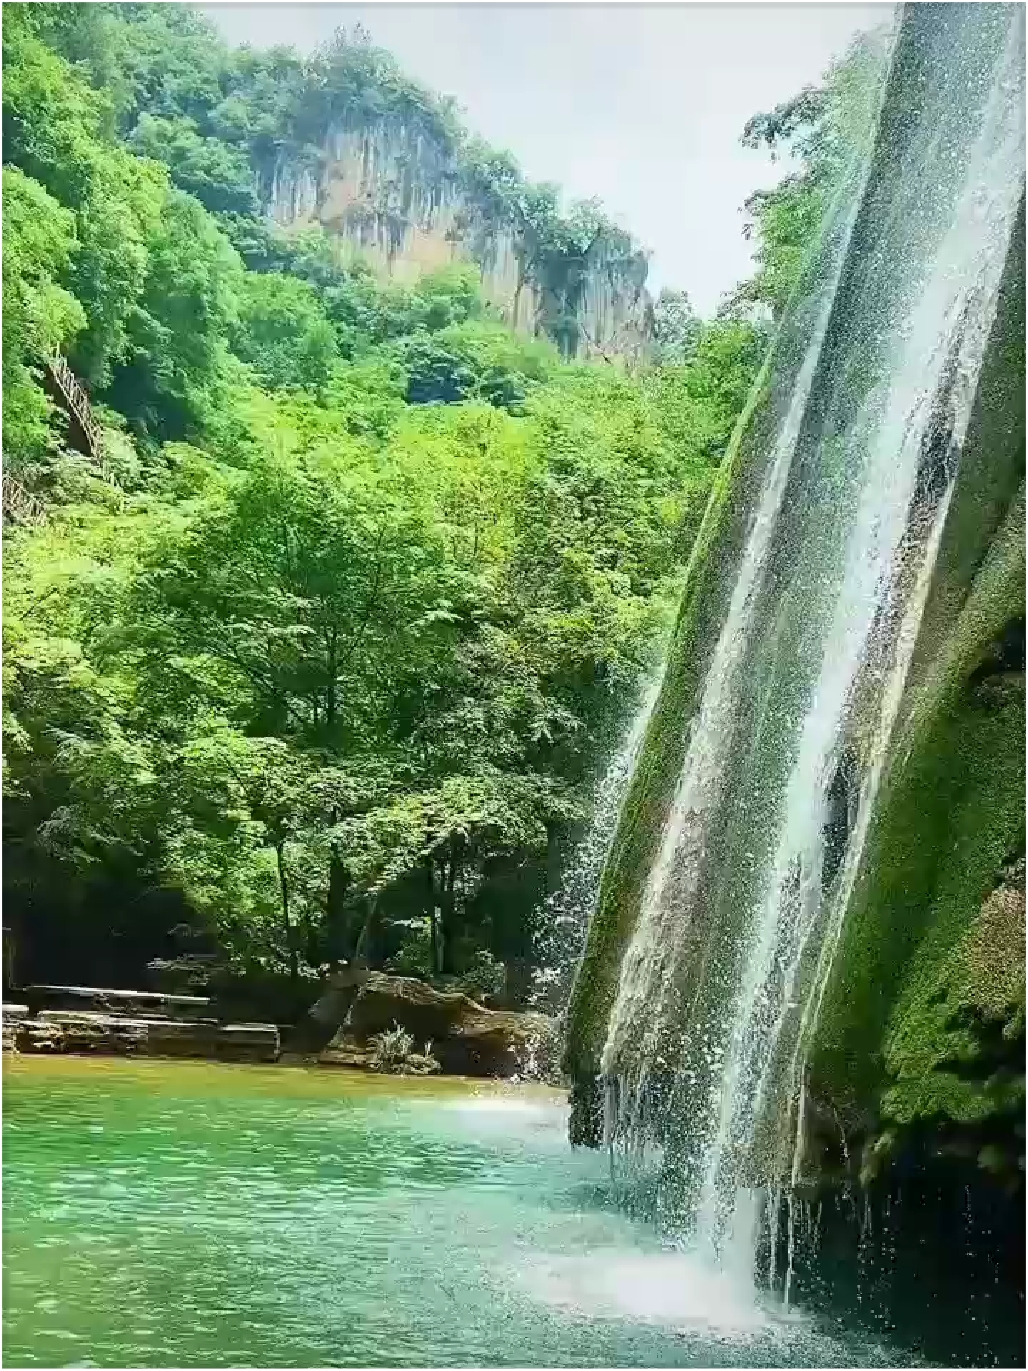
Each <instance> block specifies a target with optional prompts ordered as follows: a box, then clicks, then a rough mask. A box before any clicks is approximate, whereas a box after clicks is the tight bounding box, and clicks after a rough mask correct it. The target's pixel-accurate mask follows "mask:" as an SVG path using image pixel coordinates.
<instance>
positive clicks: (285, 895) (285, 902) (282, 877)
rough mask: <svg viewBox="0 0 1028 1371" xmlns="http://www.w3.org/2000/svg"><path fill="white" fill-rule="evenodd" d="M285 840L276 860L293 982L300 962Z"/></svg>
mask: <svg viewBox="0 0 1028 1371" xmlns="http://www.w3.org/2000/svg"><path fill="white" fill-rule="evenodd" d="M285 845H286V844H285V839H284V838H283V839H282V840H281V841H280V842H277V843H276V844H275V859H276V861H277V862H278V881H279V888H280V889H281V892H282V924H283V927H284V928H285V931H286V946H287V947H288V949H289V976H290V979H291V980H294V981H296V980H299V978H300V962H299V958H298V956H297V952H296V940H295V939H294V937H293V925H292V924H291V923H290V921H289V881H288V879H287V878H286V864H285V858H284V855H283V854H284V849H285Z"/></svg>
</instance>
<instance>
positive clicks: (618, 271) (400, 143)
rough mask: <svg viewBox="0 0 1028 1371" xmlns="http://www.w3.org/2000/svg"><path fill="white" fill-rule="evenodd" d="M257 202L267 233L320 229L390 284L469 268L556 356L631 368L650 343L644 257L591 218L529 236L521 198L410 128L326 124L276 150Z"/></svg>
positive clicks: (384, 120) (370, 122) (385, 120)
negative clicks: (304, 142) (320, 133)
mask: <svg viewBox="0 0 1028 1371" xmlns="http://www.w3.org/2000/svg"><path fill="white" fill-rule="evenodd" d="M258 193H259V196H260V199H261V203H262V205H263V207H264V210H265V213H266V214H267V215H268V216H270V217H271V218H272V219H273V220H274V221H275V222H276V223H277V224H278V225H280V226H282V227H292V226H299V225H306V224H315V223H319V224H321V225H322V226H323V227H324V228H326V229H328V230H329V231H331V232H332V233H334V234H336V235H338V237H339V238H340V239H341V240H342V241H343V243H344V244H345V245H346V247H347V249H348V250H349V251H351V252H352V253H353V254H355V255H357V254H359V255H361V256H363V257H364V258H365V259H366V260H367V261H369V262H370V263H371V264H372V266H373V267H374V268H375V269H376V270H377V271H378V272H379V273H380V274H381V275H382V276H383V277H386V278H389V279H391V280H395V281H397V282H400V283H412V282H414V281H415V280H417V278H418V277H419V276H420V275H421V274H422V273H424V272H429V271H433V270H437V269H439V268H440V267H444V266H447V265H449V264H450V263H453V262H462V261H463V262H470V263H474V264H476V265H477V266H478V267H479V268H480V270H481V272H482V282H483V289H484V294H485V297H486V299H487V300H488V301H489V303H490V304H491V305H492V306H493V307H494V308H495V309H497V310H498V311H499V312H500V314H501V316H502V317H503V318H504V319H505V320H507V321H508V322H509V323H510V325H511V327H512V328H513V329H515V330H517V331H518V332H519V333H523V334H527V335H540V336H541V335H545V336H547V337H549V338H551V339H552V340H553V341H554V342H555V343H557V345H558V346H559V347H560V348H561V350H562V352H563V353H564V354H565V356H569V357H605V358H607V359H608V360H612V361H613V360H614V359H615V358H627V359H634V358H638V357H640V356H641V355H643V354H644V353H645V351H646V349H647V347H648V345H649V342H650V339H651V336H652V303H651V300H650V296H649V294H648V292H647V290H646V275H647V260H646V255H645V253H644V252H642V251H641V250H640V249H639V248H638V247H637V246H636V245H635V244H634V243H633V241H632V239H631V238H630V237H629V235H628V234H626V233H624V232H622V231H621V230H619V229H617V228H615V227H614V226H613V225H611V224H610V223H609V222H607V221H604V220H602V219H600V218H599V217H597V218H596V220H595V221H594V222H593V223H591V224H586V225H584V226H582V229H581V230H580V231H579V233H577V234H576V233H574V232H570V233H569V232H568V231H567V225H566V224H564V225H561V227H562V228H563V229H564V232H563V233H561V234H557V235H555V234H552V233H551V234H546V233H544V232H540V228H539V225H538V222H537V221H535V220H533V216H532V213H531V210H530V209H529V208H528V207H527V206H526V203H525V196H524V195H508V196H506V197H504V196H501V195H497V194H496V193H495V192H494V190H493V188H492V187H490V186H488V185H486V184H484V183H483V180H482V177H481V175H480V174H477V173H476V169H475V168H473V167H472V166H471V165H470V164H469V162H468V160H467V159H466V158H465V157H463V156H462V149H461V147H460V145H459V144H458V143H457V142H456V141H454V140H452V139H450V138H448V137H447V136H446V135H445V133H444V132H443V131H442V130H439V129H436V128H434V127H432V126H427V127H426V126H425V125H424V124H423V123H422V122H419V121H417V120H407V119H405V118H403V117H402V116H398V115H386V116H383V117H380V118H374V117H371V118H369V117H366V116H365V117H358V118H354V117H350V118H348V119H346V118H343V119H337V120H334V121H333V122H332V123H331V124H330V125H329V126H328V129H327V132H326V133H325V135H324V137H323V138H322V139H321V141H320V145H319V146H316V147H309V146H308V147H305V148H304V149H302V150H300V149H298V148H296V147H294V146H287V147H284V148H282V149H281V150H280V151H279V153H278V154H277V156H276V157H275V158H274V159H273V160H272V161H271V162H270V163H268V164H266V165H265V166H264V168H263V169H262V170H261V172H260V174H259V178H258Z"/></svg>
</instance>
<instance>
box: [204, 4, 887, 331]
mask: <svg viewBox="0 0 1028 1371" xmlns="http://www.w3.org/2000/svg"><path fill="white" fill-rule="evenodd" d="M201 8H202V9H203V10H204V12H205V13H206V14H207V15H208V16H209V17H210V18H212V19H213V20H214V21H215V22H216V23H217V25H218V27H219V28H220V29H221V31H222V33H223V34H224V35H225V37H226V38H227V39H228V40H229V41H230V42H233V43H243V42H249V43H252V44H253V45H254V46H256V47H267V46H271V45H272V44H277V43H289V44H292V45H294V46H295V47H298V48H300V49H302V50H305V51H308V50H310V49H311V48H313V47H315V46H316V45H317V44H318V43H320V42H322V41H323V40H324V39H326V38H328V37H329V36H330V35H331V34H332V32H333V31H334V30H335V29H336V28H339V27H343V28H347V29H349V28H351V27H352V26H353V25H354V24H355V23H358V22H359V23H361V24H362V25H363V26H364V27H365V28H366V29H368V30H369V32H370V33H371V36H372V38H373V40H374V41H375V42H376V43H377V44H379V45H380V46H381V47H385V48H388V49H389V50H390V51H391V52H393V53H394V55H395V56H396V58H397V59H398V61H399V62H400V64H401V66H402V67H403V68H404V69H405V70H406V71H407V72H408V73H409V74H410V75H411V76H413V77H414V78H416V79H417V80H419V81H420V82H422V83H423V84H425V85H427V86H430V87H431V88H432V89H434V90H436V91H438V92H440V93H441V94H444V95H452V96H454V97H455V98H456V100H457V102H458V103H459V105H460V106H461V107H462V109H463V110H464V114H465V121H466V123H467V124H468V126H469V127H470V128H471V129H472V130H473V131H474V132H475V133H477V134H479V135H480V136H481V137H483V138H485V140H486V141H487V142H489V143H491V144H493V145H494V146H496V147H500V148H506V149H508V150H509V151H510V152H512V153H513V154H514V156H515V157H516V158H517V160H518V162H519V163H520V165H521V169H522V171H523V172H524V173H525V175H526V176H527V177H528V178H529V179H531V180H533V181H553V182H557V183H558V184H559V185H560V186H562V188H563V190H564V192H565V195H566V197H567V198H568V199H589V198H591V197H593V196H597V197H599V199H600V200H602V202H603V204H604V207H605V209H606V210H607V213H608V214H609V215H610V216H611V217H612V218H613V219H615V220H616V221H617V222H618V223H619V224H621V225H622V226H623V227H625V228H627V229H629V230H630V231H631V232H632V234H633V235H634V236H635V238H636V239H637V240H638V241H639V242H640V243H641V244H642V245H643V246H644V247H646V248H648V249H649V251H650V253H651V260H650V275H649V286H650V289H651V290H653V291H654V293H656V291H658V290H659V289H660V287H661V286H665V285H667V286H673V287H676V288H678V289H684V290H686V291H687V292H688V294H689V297H690V299H691V300H692V303H693V306H694V308H696V309H697V310H698V311H699V312H700V313H701V314H704V315H709V314H710V313H712V312H713V310H714V309H715V307H716V305H717V303H718V300H719V299H720V297H721V296H722V294H724V293H725V292H726V291H729V290H730V289H732V287H733V286H735V285H736V284H737V282H738V281H740V280H741V279H743V278H744V277H745V276H746V275H748V274H749V272H750V260H751V259H750V247H749V245H748V244H747V243H746V241H745V239H744V238H743V232H742V230H743V223H744V215H743V213H742V206H743V202H744V201H745V200H746V197H747V196H748V195H749V194H750V193H751V192H752V191H753V190H755V189H757V188H758V187H762V186H769V185H773V184H774V182H775V181H776V180H777V179H778V178H779V177H780V176H781V174H782V164H781V163H777V164H773V163H772V162H771V161H770V158H769V157H768V156H767V155H766V154H764V153H761V152H755V151H751V150H747V149H745V148H742V147H741V146H740V144H739V137H740V135H741V133H742V129H743V126H744V125H745V123H746V121H747V119H748V118H749V117H750V116H751V115H752V114H754V113H756V112H757V111H759V110H766V109H771V108H772V107H773V106H774V105H776V104H777V103H779V102H780V101H782V100H785V99H788V98H789V97H790V96H791V95H794V94H796V92H797V91H799V90H800V89H801V88H802V87H803V86H804V85H807V84H812V83H816V82H817V81H818V79H819V77H820V76H821V73H822V72H823V71H824V69H825V68H826V67H827V66H828V64H829V63H830V62H831V60H832V58H833V57H835V56H838V55H840V54H841V53H842V52H843V51H844V50H845V48H846V46H847V44H848V42H849V40H850V38H851V37H852V36H853V34H854V33H856V32H857V31H858V30H861V29H866V28H871V27H872V26H873V25H874V24H875V23H877V22H880V21H881V20H882V19H883V18H884V17H885V16H886V15H887V14H888V12H889V7H888V6H885V5H866V4H865V5H855V4H854V5H848V4H755V5H751V4H688V5H677V4H675V5H667V4H656V5H648V4H629V5H619V4H599V5H593V4H573V5H550V4H502V3H493V4H448V5H447V4H414V5H410V4H402V3H399V4H392V3H388V4H343V5H336V4H323V5H304V4H295V3H294V4H222V5H204V6H201Z"/></svg>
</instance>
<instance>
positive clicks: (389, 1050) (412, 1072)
mask: <svg viewBox="0 0 1028 1371" xmlns="http://www.w3.org/2000/svg"><path fill="white" fill-rule="evenodd" d="M371 1042H372V1047H373V1050H372V1054H371V1061H370V1063H369V1065H370V1067H371V1069H372V1071H381V1072H385V1073H387V1074H390V1075H394V1076H429V1075H431V1074H432V1072H434V1071H438V1070H439V1063H438V1062H437V1061H436V1059H435V1057H433V1056H432V1044H431V1043H426V1044H425V1050H424V1052H415V1051H414V1038H413V1036H412V1035H411V1034H410V1033H408V1032H407V1030H406V1029H405V1028H401V1027H400V1025H399V1024H398V1023H396V1022H395V1021H394V1022H393V1026H392V1028H386V1029H384V1030H383V1031H382V1032H381V1033H376V1034H375V1036H374V1037H373V1038H372V1039H371Z"/></svg>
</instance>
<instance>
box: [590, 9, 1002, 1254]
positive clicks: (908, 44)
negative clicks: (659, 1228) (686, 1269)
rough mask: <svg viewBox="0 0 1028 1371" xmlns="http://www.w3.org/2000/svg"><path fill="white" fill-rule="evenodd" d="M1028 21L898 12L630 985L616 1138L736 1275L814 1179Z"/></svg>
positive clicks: (651, 883) (953, 12)
mask: <svg viewBox="0 0 1028 1371" xmlns="http://www.w3.org/2000/svg"><path fill="white" fill-rule="evenodd" d="M1024 22H1025V21H1024V11H1023V9H1022V8H1021V7H1019V6H1004V5H982V6H971V5H956V6H934V5H922V6H916V7H912V8H909V9H907V10H906V11H904V14H903V17H902V22H901V23H900V25H899V27H898V29H897V30H896V32H895V41H894V43H893V45H892V47H891V50H890V55H889V59H888V64H887V69H886V75H885V79H884V80H883V86H882V92H883V93H882V99H881V104H880V108H879V114H878V119H877V123H876V126H875V128H874V129H873V130H872V137H873V142H874V151H873V155H868V156H865V157H864V158H863V161H862V164H861V166H860V167H859V168H856V169H855V170H854V173H853V175H852V176H851V178H850V181H849V183H848V185H847V186H846V188H845V189H844V191H843V193H842V195H841V198H840V203H839V204H838V205H837V206H836V209H835V211H834V212H833V214H832V216H831V217H830V219H829V224H828V229H827V241H826V245H825V246H824V248H823V249H822V263H823V268H822V271H821V286H820V292H819V294H818V296H817V298H816V299H814V300H812V301H808V302H800V304H799V306H798V307H797V309H796V310H794V313H793V319H792V322H791V323H789V322H788V321H787V323H786V325H785V328H786V330H788V329H789V328H790V327H791V328H792V330H793V334H792V337H793V339H794V345H793V353H794V355H796V354H798V357H799V360H798V364H797V365H796V367H795V371H794V374H793V376H792V379H791V390H790V391H789V393H788V394H787V396H786V397H785V398H784V399H783V400H782V402H781V403H780V404H779V405H778V407H777V410H776V431H775V435H774V438H773V442H772V443H771V444H770V446H769V449H768V451H767V455H766V460H765V467H764V475H763V484H762V488H761V489H760V491H759V494H758V497H757V499H756V502H755V505H754V513H753V516H752V519H751V523H750V527H749V530H748V532H747V535H746V538H745V542H744V545H743V549H742V552H741V556H740V558H739V562H738V568H737V572H736V579H735V583H734V588H733V590H732V594H731V597H730V601H729V604H728V607H727V611H726V613H725V614H724V617H723V620H722V623H721V627H720V633H719V636H718V639H717V642H716V646H715V648H714V651H713V654H712V656H711V659H710V664H709V666H708V668H707V672H706V676H705V679H704V682H703V685H702V689H701V691H700V696H699V704H698V707H697V709H696V711H695V713H694V715H693V716H692V717H691V718H689V719H683V720H682V727H683V728H685V729H687V730H688V734H687V737H688V745H687V747H686V750H685V760H684V763H683V766H682V769H681V773H680V776H679V779H678V783H677V787H676V789H675V792H674V795H673V798H672V802H671V805H670V809H669V812H668V816H667V819H666V822H665V825H664V828H663V832H662V833H661V835H660V841H659V844H658V845H657V849H656V853H655V856H654V858H653V861H652V864H651V866H650V869H649V873H648V877H647V880H646V883H645V887H644V890H643V894H642V899H641V903H640V906H639V917H638V919H637V922H636V924H635V929H634V932H633V935H632V939H631V942H630V943H629V945H628V947H627V949H626V952H625V955H624V957H623V959H622V962H621V969H620V979H619V982H618V987H617V992H616V997H615V1000H614V1004H613V1009H612V1011H611V1014H610V1018H609V1021H608V1027H607V1040H606V1044H605V1047H604V1050H603V1055H602V1061H601V1070H602V1073H603V1075H604V1077H605V1079H606V1081H607V1083H608V1093H607V1098H608V1123H607V1127H608V1136H609V1138H610V1140H611V1141H612V1143H616V1144H618V1145H619V1146H622V1147H624V1148H625V1149H626V1150H627V1151H628V1152H630V1153H635V1154H638V1152H639V1151H640V1149H641V1148H643V1146H644V1145H646V1144H651V1143H655V1144H657V1146H658V1148H659V1156H660V1175H659V1192H660V1193H659V1200H658V1214H659V1217H660V1218H661V1220H662V1222H663V1224H664V1225H665V1227H666V1229H667V1230H668V1231H669V1233H670V1234H671V1235H673V1236H675V1237H676V1238H679V1239H681V1240H683V1241H688V1242H690V1243H692V1244H694V1245H695V1246H696V1247H697V1248H698V1249H699V1250H700V1251H701V1252H702V1253H703V1254H704V1255H706V1256H707V1257H709V1259H710V1260H711V1261H713V1262H716V1263H719V1264H721V1265H722V1266H727V1265H730V1264H733V1263H736V1262H738V1261H740V1260H741V1261H742V1262H743V1264H744V1265H746V1266H747V1270H748V1269H749V1267H750V1266H751V1265H752V1252H753V1248H754V1242H755V1233H756V1229H757V1227H758V1221H759V1204H758V1202H757V1201H758V1198H759V1197H760V1196H762V1195H763V1194H764V1193H765V1189H764V1187H765V1186H770V1187H771V1190H770V1193H771V1195H772V1205H773V1206H774V1205H775V1204H777V1203H779V1202H780V1198H781V1192H780V1190H779V1189H778V1186H779V1185H780V1183H781V1182H783V1181H784V1182H785V1183H786V1184H789V1183H791V1184H792V1185H795V1184H796V1183H797V1182H798V1181H799V1180H800V1179H801V1173H802V1165H803V1124H804V1118H803V1114H804V1106H805V1094H806V1092H805V1074H804V1068H805V1055H804V1054H805V1050H806V1045H807V1043H808V1041H809V1036H810V1032H811V1030H812V1028H813V1026H814V1025H815V1024H816V1021H817V1015H818V1011H819V1008H820V1004H821V1000H822V997H823V995H824V990H825V985H826V983H827V979H828V975H829V972H830V970H831V965H832V958H833V955H834V951H835V948H836V945H837V942H838V939H839V935H840V931H841V929H842V927H843V923H844V920H845V916H846V910H847V907H848V903H849V899H850V895H851V892H852V889H853V885H854V881H855V879H856V875H857V872H858V869H859V866H860V861H861V856H862V852H863V846H864V840H865V837H866V834H867V832H868V827H869V824H870V822H871V818H872V816H873V812H874V805H875V801H876V797H877V793H878V789H879V783H880V780H881V776H882V772H883V767H884V765H885V760H886V756H887V752H888V748H889V743H890V739H891V737H892V734H893V729H894V724H895V721H896V718H897V714H898V711H899V707H900V702H901V698H902V695H903V691H904V687H905V684H906V681H907V677H908V671H909V667H910V663H911V659H912V656H913V652H914V647H915V644H916V640H917V634H918V629H919V626H920V621H921V616H922V612H923V609H924V605H925V601H926V598H927V595H928V591H929V588H930V584H931V577H932V571H933V567H934V563H935V558H936V553H937V551H938V548H939V544H940V540H941V537H942V533H943V530H944V527H945V520H946V515H947V511H948V508H949V502H950V496H951V493H952V490H953V485H954V481H955V480H956V478H957V475H958V473H959V463H960V454H961V448H962V445H963V441H964V437H965V434H966V432H967V428H968V423H969V419H970V414H971V409H972V405H973V403H974V400H975V396H976V391H977V383H978V377H979V373H980V371H981V367H982V363H983V359H984V355H985V350H986V345H987V342H988V338H989V333H990V329H991V325H992V322H993V319H994V315H995V309H996V301H997V293H998V289H999V282H1000V276H1001V273H1002V269H1003V265H1004V261H1005V257H1006V253H1007V248H1008V244H1009V241H1010V236H1011V232H1012V229H1013V225H1014V221H1015V218H1016V215H1017V211H1018V205H1019V202H1020V199H1021V196H1022V194H1023V187H1024V163H1025V134H1024V64H1025V52H1024ZM804 311H805V312H806V313H805V314H804ZM790 1231H791V1220H790ZM740 1252H742V1253H743V1256H742V1257H740V1255H739V1254H740Z"/></svg>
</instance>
